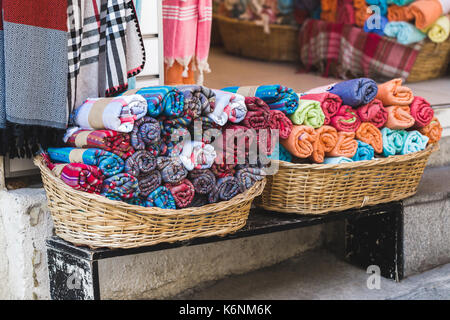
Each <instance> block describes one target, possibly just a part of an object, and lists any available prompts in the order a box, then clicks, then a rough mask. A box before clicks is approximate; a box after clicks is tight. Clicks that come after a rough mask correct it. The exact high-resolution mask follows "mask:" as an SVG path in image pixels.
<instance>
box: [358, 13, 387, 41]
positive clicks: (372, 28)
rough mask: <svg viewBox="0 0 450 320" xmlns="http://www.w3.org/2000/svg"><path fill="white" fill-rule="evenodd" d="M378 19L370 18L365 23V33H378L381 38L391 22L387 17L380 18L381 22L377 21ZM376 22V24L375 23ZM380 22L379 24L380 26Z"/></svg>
mask: <svg viewBox="0 0 450 320" xmlns="http://www.w3.org/2000/svg"><path fill="white" fill-rule="evenodd" d="M376 18H377V17H376V16H374V18H370V17H369V18H368V19H367V20H366V21H365V22H364V27H363V29H364V31H365V32H372V33H376V34H378V35H380V36H382V37H383V36H384V35H385V34H384V28H385V27H386V24H387V23H388V22H389V20H388V19H387V18H386V17H385V16H380V18H379V20H377V19H376ZM375 22H376V23H375ZM378 22H379V24H378Z"/></svg>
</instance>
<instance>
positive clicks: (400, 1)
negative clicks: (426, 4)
mask: <svg viewBox="0 0 450 320" xmlns="http://www.w3.org/2000/svg"><path fill="white" fill-rule="evenodd" d="M414 1H415V0H387V3H388V4H390V5H391V6H392V4H395V5H397V6H407V5H408V4H410V3H411V2H414Z"/></svg>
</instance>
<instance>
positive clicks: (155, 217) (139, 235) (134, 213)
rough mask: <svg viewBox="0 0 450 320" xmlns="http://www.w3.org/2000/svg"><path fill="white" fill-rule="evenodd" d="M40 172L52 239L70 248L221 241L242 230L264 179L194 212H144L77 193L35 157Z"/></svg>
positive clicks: (85, 193) (125, 204)
mask: <svg viewBox="0 0 450 320" xmlns="http://www.w3.org/2000/svg"><path fill="white" fill-rule="evenodd" d="M34 163H35V164H36V165H37V166H38V167H39V169H40V170H41V175H42V180H43V183H44V188H45V191H46V193H47V201H48V206H49V208H50V212H51V215H52V218H53V223H54V226H55V232H56V234H57V235H58V236H59V237H61V238H62V239H64V240H66V241H69V242H72V243H73V244H76V245H87V246H89V247H93V248H95V247H109V248H133V247H140V246H150V245H154V244H157V243H160V242H174V241H181V240H188V239H192V238H196V237H208V236H223V235H226V234H228V233H232V232H234V231H237V230H239V229H240V228H242V227H243V226H245V224H246V222H247V218H248V214H249V211H250V206H251V203H252V201H253V199H254V198H255V197H256V196H259V195H260V194H261V193H262V191H263V189H264V185H265V180H262V181H259V182H257V183H256V184H255V185H254V186H253V187H252V188H250V189H249V190H247V191H246V192H244V193H242V194H239V195H237V196H236V197H234V198H233V199H231V200H229V201H223V202H220V203H216V204H208V205H205V206H202V207H198V208H187V209H180V210H168V209H159V208H145V207H141V206H135V205H130V204H127V203H125V202H121V201H113V200H109V199H107V198H105V197H103V196H99V195H96V194H90V193H87V192H82V191H77V190H75V189H73V188H71V187H69V186H67V185H66V184H65V183H64V182H62V181H61V180H60V179H58V178H57V177H56V176H55V175H53V173H52V172H51V171H50V170H49V169H48V168H47V166H46V165H45V163H44V160H43V158H42V157H41V156H38V157H36V158H35V159H34Z"/></svg>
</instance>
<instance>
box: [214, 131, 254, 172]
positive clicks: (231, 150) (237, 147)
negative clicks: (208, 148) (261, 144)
mask: <svg viewBox="0 0 450 320" xmlns="http://www.w3.org/2000/svg"><path fill="white" fill-rule="evenodd" d="M222 132H223V141H222V150H216V152H217V157H218V158H221V159H223V157H225V156H226V158H225V161H226V163H228V164H231V163H232V161H235V162H234V163H237V162H236V161H240V160H246V159H247V156H248V155H249V152H250V150H252V153H253V152H254V154H256V152H257V145H258V140H257V139H258V135H257V132H256V131H255V130H254V129H252V128H248V127H245V126H241V125H237V124H232V125H227V126H225V127H224V128H223V131H222Z"/></svg>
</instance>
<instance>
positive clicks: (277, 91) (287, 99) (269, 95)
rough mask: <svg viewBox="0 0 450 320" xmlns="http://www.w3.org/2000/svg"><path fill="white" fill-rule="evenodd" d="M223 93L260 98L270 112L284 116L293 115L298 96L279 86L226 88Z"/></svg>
mask: <svg viewBox="0 0 450 320" xmlns="http://www.w3.org/2000/svg"><path fill="white" fill-rule="evenodd" d="M222 90H224V91H229V92H233V93H238V94H241V95H243V96H244V97H258V98H261V99H262V100H263V101H264V102H265V103H267V105H268V106H269V108H270V109H271V110H280V111H282V112H284V113H285V114H292V113H294V111H295V109H297V106H298V95H297V94H296V93H295V92H294V90H292V89H291V88H288V87H285V86H282V85H279V84H272V85H263V86H252V87H228V88H223V89H222Z"/></svg>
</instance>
